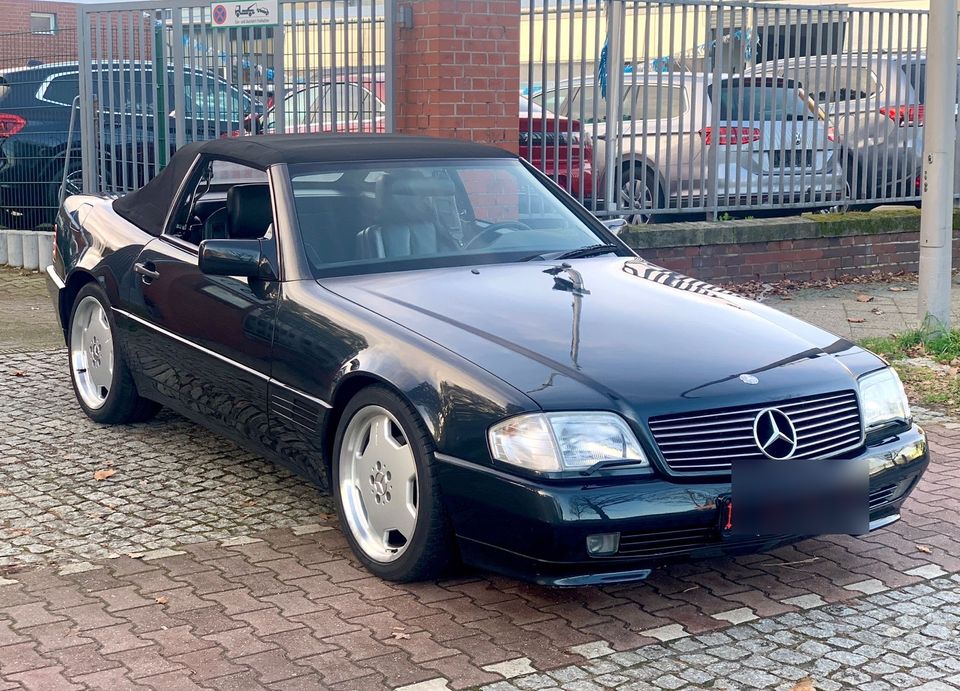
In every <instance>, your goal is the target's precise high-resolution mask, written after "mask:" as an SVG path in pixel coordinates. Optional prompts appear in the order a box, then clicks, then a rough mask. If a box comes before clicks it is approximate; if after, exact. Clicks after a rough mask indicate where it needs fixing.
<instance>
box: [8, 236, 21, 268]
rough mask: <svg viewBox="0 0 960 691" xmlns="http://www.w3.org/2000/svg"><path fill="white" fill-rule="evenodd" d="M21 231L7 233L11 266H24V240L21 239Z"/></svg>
mask: <svg viewBox="0 0 960 691" xmlns="http://www.w3.org/2000/svg"><path fill="white" fill-rule="evenodd" d="M21 235H22V234H21V232H20V231H19V230H8V231H7V264H9V265H10V266H16V267H21V266H23V240H21V239H20V236H21Z"/></svg>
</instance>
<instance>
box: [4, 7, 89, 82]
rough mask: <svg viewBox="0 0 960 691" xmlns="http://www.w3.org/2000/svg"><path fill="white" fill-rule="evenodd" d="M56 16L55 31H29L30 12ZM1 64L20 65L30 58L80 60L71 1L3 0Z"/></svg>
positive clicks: (75, 17)
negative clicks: (45, 32)
mask: <svg viewBox="0 0 960 691" xmlns="http://www.w3.org/2000/svg"><path fill="white" fill-rule="evenodd" d="M31 12H43V13H46V14H55V15H56V16H57V24H56V26H57V31H56V32H55V33H53V34H34V33H31V32H30V13H31ZM0 17H3V21H2V23H0V67H8V68H9V67H20V66H23V65H26V64H27V63H28V62H30V61H31V60H36V61H39V62H44V63H50V62H63V61H68V60H76V59H77V36H76V28H77V10H76V6H75V5H73V4H70V3H58V2H32V1H30V0H0Z"/></svg>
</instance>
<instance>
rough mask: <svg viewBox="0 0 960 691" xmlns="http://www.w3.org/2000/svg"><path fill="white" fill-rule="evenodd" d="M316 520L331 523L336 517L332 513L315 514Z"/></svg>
mask: <svg viewBox="0 0 960 691" xmlns="http://www.w3.org/2000/svg"><path fill="white" fill-rule="evenodd" d="M317 518H319V519H320V520H321V521H333V520H335V519H336V518H337V515H336V514H333V513H319V514H317Z"/></svg>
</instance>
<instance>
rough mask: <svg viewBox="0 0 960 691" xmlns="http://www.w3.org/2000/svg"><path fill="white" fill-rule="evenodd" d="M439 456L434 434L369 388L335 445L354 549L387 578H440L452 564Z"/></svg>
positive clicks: (342, 505) (395, 400) (337, 491)
mask: <svg viewBox="0 0 960 691" xmlns="http://www.w3.org/2000/svg"><path fill="white" fill-rule="evenodd" d="M432 458H433V453H432V440H431V439H430V436H429V434H427V432H426V430H425V429H423V425H422V423H421V422H420V421H419V419H418V418H417V417H416V413H414V412H413V411H412V410H411V409H410V407H409V406H408V405H407V404H406V403H405V402H404V401H403V400H402V399H401V398H399V397H398V396H397V395H396V394H394V393H393V392H391V391H389V390H388V389H385V388H382V387H379V386H373V387H369V388H367V389H364V390H362V391H361V392H360V393H359V394H357V395H356V396H355V397H354V398H353V399H352V400H351V401H350V403H349V404H348V405H347V408H346V410H345V411H344V414H343V416H342V417H341V419H340V424H339V426H338V429H337V439H336V443H335V447H334V457H333V466H334V467H333V477H332V484H333V488H334V496H335V498H336V501H337V507H338V509H339V513H340V521H341V524H342V526H343V529H344V533H345V534H346V536H347V540H348V541H349V542H350V546H351V547H352V548H353V551H354V552H355V553H356V555H357V556H358V557H359V558H360V560H361V561H362V562H363V563H364V565H365V566H366V567H367V568H368V569H369V570H370V571H372V572H373V573H374V574H376V575H377V576H380V577H381V578H385V579H388V580H393V581H411V580H423V579H430V578H436V577H438V576H440V575H442V573H443V572H444V571H445V570H446V568H447V566H448V564H449V563H450V561H451V559H452V539H451V535H450V531H449V528H448V526H447V521H446V518H445V515H444V513H443V510H442V508H441V506H440V501H439V496H438V492H437V488H436V483H435V481H434V477H433V470H432V467H431V464H432V462H433V461H432Z"/></svg>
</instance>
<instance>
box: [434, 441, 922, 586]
mask: <svg viewBox="0 0 960 691" xmlns="http://www.w3.org/2000/svg"><path fill="white" fill-rule="evenodd" d="M438 458H439V460H440V461H441V463H440V465H439V471H440V472H439V477H440V485H441V491H442V493H443V499H444V503H445V505H446V506H447V509H448V514H449V515H450V517H451V520H452V521H453V526H454V530H455V532H456V534H457V537H458V541H459V545H460V550H461V555H462V557H463V560H464V561H465V562H467V563H469V564H472V565H475V566H479V567H482V568H487V569H491V570H494V571H498V572H501V573H505V574H507V575H510V576H513V577H517V578H523V579H527V580H532V581H535V582H537V583H542V584H545V585H560V586H580V585H592V584H601V583H610V582H624V581H631V580H641V579H643V578H646V577H647V576H648V575H649V574H650V571H651V569H653V568H654V567H657V566H660V565H662V564H665V563H668V562H671V561H676V560H681V559H690V558H705V557H717V556H723V555H735V554H745V553H751V552H760V551H765V550H768V549H772V548H774V547H777V546H779V545H783V544H788V543H790V542H796V541H797V540H800V539H803V538H804V537H806V536H798V535H781V536H770V537H757V538H746V539H744V538H722V537H721V535H720V530H719V525H720V517H719V498H720V497H722V496H725V495H727V494H729V493H730V482H729V479H722V478H721V479H717V480H704V479H702V478H695V479H694V478H691V480H694V481H680V480H666V479H663V478H662V477H658V476H646V477H642V478H637V479H631V480H629V481H627V480H618V481H616V482H613V483H611V482H609V481H602V480H598V481H596V482H592V483H589V484H586V483H584V482H583V481H578V482H576V483H574V484H560V483H544V482H534V481H531V480H527V479H524V478H520V477H515V476H513V475H510V474H507V473H502V472H498V471H494V470H491V469H489V468H481V467H479V466H476V465H474V464H470V463H467V462H464V461H459V460H457V459H453V458H449V457H444V456H438ZM861 458H866V459H868V460H869V464H870V528H871V530H873V529H877V528H881V527H883V526H885V525H888V524H890V523H893V522H894V521H896V520H897V519H898V518H899V508H900V505H901V504H902V503H903V501H904V500H905V499H906V497H907V496H908V494H909V493H910V492H911V491H912V490H913V488H914V487H915V486H916V483H917V480H918V479H919V478H920V475H921V474H922V473H923V471H924V469H925V468H926V467H927V464H928V463H929V454H928V450H927V444H926V438H925V436H924V433H923V431H922V430H921V429H920V428H919V427H917V426H916V425H914V426H913V427H911V428H910V429H909V430H907V431H906V432H903V433H901V434H899V435H897V436H895V437H893V438H891V439H888V440H886V441H884V442H883V443H881V444H878V445H875V446H872V447H868V448H867V449H866V450H865V451H864V453H863V454H862V455H861ZM612 532H619V533H620V535H621V537H620V548H619V550H618V552H617V553H616V554H614V555H612V556H605V557H593V556H590V555H589V554H588V553H587V548H586V538H587V535H593V534H598V533H612Z"/></svg>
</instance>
